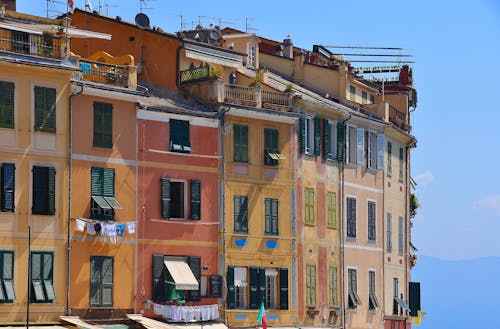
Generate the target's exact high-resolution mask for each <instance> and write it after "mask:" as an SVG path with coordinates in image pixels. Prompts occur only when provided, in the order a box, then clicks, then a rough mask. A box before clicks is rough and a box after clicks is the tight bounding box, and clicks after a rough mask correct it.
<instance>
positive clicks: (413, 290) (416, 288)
mask: <svg viewBox="0 0 500 329" xmlns="http://www.w3.org/2000/svg"><path fill="white" fill-rule="evenodd" d="M408 284H409V291H408V300H409V304H410V305H408V306H409V307H410V316H418V311H420V282H408Z"/></svg>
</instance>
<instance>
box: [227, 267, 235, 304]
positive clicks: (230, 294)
mask: <svg viewBox="0 0 500 329" xmlns="http://www.w3.org/2000/svg"><path fill="white" fill-rule="evenodd" d="M234 306H235V305H234V266H228V267H227V308H228V309H230V310H232V309H234Z"/></svg>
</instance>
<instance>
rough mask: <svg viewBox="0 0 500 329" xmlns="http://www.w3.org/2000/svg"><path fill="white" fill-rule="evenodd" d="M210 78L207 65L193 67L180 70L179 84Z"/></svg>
mask: <svg viewBox="0 0 500 329" xmlns="http://www.w3.org/2000/svg"><path fill="white" fill-rule="evenodd" d="M208 79H210V68H209V66H208V65H202V66H200V67H193V68H190V69H187V70H183V71H180V84H181V85H186V84H190V83H196V82H200V81H205V80H208Z"/></svg>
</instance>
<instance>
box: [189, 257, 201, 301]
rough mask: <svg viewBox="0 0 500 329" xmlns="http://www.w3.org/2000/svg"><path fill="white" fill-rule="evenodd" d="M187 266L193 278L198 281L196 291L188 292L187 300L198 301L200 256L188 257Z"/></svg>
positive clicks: (199, 296)
mask: <svg viewBox="0 0 500 329" xmlns="http://www.w3.org/2000/svg"><path fill="white" fill-rule="evenodd" d="M188 265H189V268H190V269H191V272H193V274H194V277H195V278H196V280H197V281H198V290H188V295H187V300H189V301H200V300H201V295H200V287H201V283H200V282H201V257H200V256H189V257H188Z"/></svg>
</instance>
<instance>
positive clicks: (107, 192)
mask: <svg viewBox="0 0 500 329" xmlns="http://www.w3.org/2000/svg"><path fill="white" fill-rule="evenodd" d="M102 194H103V196H109V197H114V196H115V170H114V169H113V168H104V169H103V175H102Z"/></svg>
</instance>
